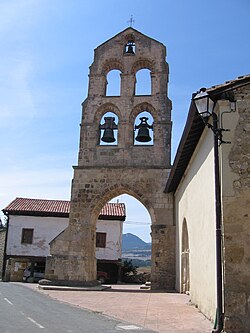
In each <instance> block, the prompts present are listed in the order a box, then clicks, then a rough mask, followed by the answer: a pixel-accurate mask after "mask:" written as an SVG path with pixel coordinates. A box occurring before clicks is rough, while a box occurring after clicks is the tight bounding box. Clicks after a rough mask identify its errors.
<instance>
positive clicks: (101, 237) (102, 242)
mask: <svg viewBox="0 0 250 333" xmlns="http://www.w3.org/2000/svg"><path fill="white" fill-rule="evenodd" d="M106 236H107V234H106V233H105V232H97V233H96V247H106Z"/></svg>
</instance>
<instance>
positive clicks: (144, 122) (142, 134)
mask: <svg viewBox="0 0 250 333" xmlns="http://www.w3.org/2000/svg"><path fill="white" fill-rule="evenodd" d="M153 124H154V118H153V117H152V115H151V113H149V112H147V111H143V112H141V113H139V114H138V115H137V117H136V118H135V121H134V145H140V146H141V145H147V146H152V145H153V144H154V132H153Z"/></svg>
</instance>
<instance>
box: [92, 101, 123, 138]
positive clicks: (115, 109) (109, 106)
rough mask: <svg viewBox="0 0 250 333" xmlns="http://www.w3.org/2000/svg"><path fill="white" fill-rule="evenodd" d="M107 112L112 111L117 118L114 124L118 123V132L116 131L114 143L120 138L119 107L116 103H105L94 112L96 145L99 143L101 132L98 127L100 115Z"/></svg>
mask: <svg viewBox="0 0 250 333" xmlns="http://www.w3.org/2000/svg"><path fill="white" fill-rule="evenodd" d="M107 112H112V113H114V114H115V115H116V116H117V118H118V121H117V123H116V125H118V133H117V141H116V143H115V144H117V142H119V139H120V131H119V123H120V120H121V112H120V110H119V108H118V107H117V106H116V105H114V104H112V103H105V104H103V105H102V106H101V107H100V108H98V109H97V111H96V113H95V115H94V123H95V124H96V138H97V145H99V144H100V134H101V131H100V129H99V125H100V123H101V119H102V117H103V116H104V115H105V114H106V113H107Z"/></svg>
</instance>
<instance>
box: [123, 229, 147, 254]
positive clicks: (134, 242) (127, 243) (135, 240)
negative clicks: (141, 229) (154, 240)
mask: <svg viewBox="0 0 250 333" xmlns="http://www.w3.org/2000/svg"><path fill="white" fill-rule="evenodd" d="M136 249H151V243H146V242H144V241H143V240H142V239H141V238H139V237H138V236H136V235H133V234H130V233H127V234H123V235H122V251H128V250H136Z"/></svg>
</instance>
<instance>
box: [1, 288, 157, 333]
mask: <svg viewBox="0 0 250 333" xmlns="http://www.w3.org/2000/svg"><path fill="white" fill-rule="evenodd" d="M66 292H67V291H66ZM104 297H105V296H104ZM126 331H127V332H131V333H135V332H137V333H139V332H141V333H150V332H153V331H150V330H146V329H143V328H141V327H138V326H135V325H133V324H129V323H124V322H120V321H117V320H114V319H111V318H108V317H105V316H103V315H101V314H99V313H94V312H90V311H87V310H83V309H80V308H77V307H74V306H71V305H68V304H64V303H61V302H58V301H56V300H53V299H51V298H49V297H47V296H45V295H43V294H40V293H38V292H36V291H33V290H31V289H29V288H26V287H25V286H22V285H21V284H20V285H17V284H14V283H6V282H0V333H40V332H41V333H64V332H67V333H87V332H88V333H102V332H103V333H113V332H116V333H117V332H126Z"/></svg>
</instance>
